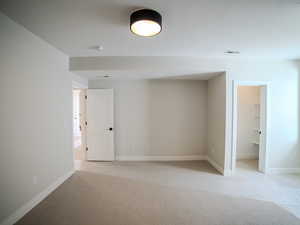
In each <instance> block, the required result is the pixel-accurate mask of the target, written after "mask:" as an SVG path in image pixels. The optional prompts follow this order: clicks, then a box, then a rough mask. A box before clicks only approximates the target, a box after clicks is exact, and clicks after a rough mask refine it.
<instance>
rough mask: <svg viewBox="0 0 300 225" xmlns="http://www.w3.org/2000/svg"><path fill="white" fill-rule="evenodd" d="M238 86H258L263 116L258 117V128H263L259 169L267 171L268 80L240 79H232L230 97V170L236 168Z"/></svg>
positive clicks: (263, 171)
mask: <svg viewBox="0 0 300 225" xmlns="http://www.w3.org/2000/svg"><path fill="white" fill-rule="evenodd" d="M239 86H260V87H261V89H260V90H261V94H260V103H261V107H260V108H261V110H263V111H264V112H265V113H264V115H265V116H262V117H260V129H261V130H263V131H264V132H262V134H261V136H260V143H259V144H260V146H259V171H260V172H262V173H267V170H268V155H269V154H268V153H269V145H268V140H269V135H270V134H269V130H270V122H269V121H270V83H269V82H268V81H241V80H233V99H232V143H231V146H232V147H231V172H232V173H234V172H235V169H236V147H237V124H238V121H237V118H238V110H237V108H238V107H237V106H238V87H239ZM261 114H262V113H261Z"/></svg>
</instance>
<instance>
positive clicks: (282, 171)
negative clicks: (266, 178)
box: [266, 168, 300, 174]
mask: <svg viewBox="0 0 300 225" xmlns="http://www.w3.org/2000/svg"><path fill="white" fill-rule="evenodd" d="M289 173H290V174H293V173H300V168H268V169H267V171H266V174H289Z"/></svg>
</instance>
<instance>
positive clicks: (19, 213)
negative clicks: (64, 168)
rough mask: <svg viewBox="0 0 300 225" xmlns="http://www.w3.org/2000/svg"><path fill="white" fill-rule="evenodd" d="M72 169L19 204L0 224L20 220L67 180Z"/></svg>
mask: <svg viewBox="0 0 300 225" xmlns="http://www.w3.org/2000/svg"><path fill="white" fill-rule="evenodd" d="M73 173H74V170H71V171H69V172H68V173H66V174H65V175H63V176H61V177H60V178H58V179H57V180H56V181H55V182H54V183H52V184H51V185H50V186H49V187H47V188H46V189H45V190H43V191H42V192H40V193H39V194H38V195H36V196H35V197H34V198H33V199H31V200H30V201H29V202H27V203H26V204H24V205H23V206H21V207H20V208H19V209H17V210H16V211H15V212H14V213H13V214H11V215H10V216H8V217H7V218H6V219H4V220H3V221H2V222H1V223H0V224H1V225H13V224H15V223H16V222H17V221H18V220H20V219H21V218H22V217H23V216H24V215H25V214H26V213H28V212H29V211H30V210H31V209H33V208H34V207H35V206H36V205H37V204H39V203H40V202H41V201H42V200H44V199H45V198H46V197H47V196H48V195H49V194H50V193H51V192H53V191H54V190H55V189H56V188H57V187H58V186H59V185H61V184H62V183H63V182H64V181H65V180H67V179H68V178H69V177H70V176H72V174H73Z"/></svg>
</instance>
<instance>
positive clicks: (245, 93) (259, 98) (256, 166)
mask: <svg viewBox="0 0 300 225" xmlns="http://www.w3.org/2000/svg"><path fill="white" fill-rule="evenodd" d="M233 97H234V101H233V144H232V146H233V147H232V171H235V169H236V168H239V169H241V170H247V171H259V172H262V173H265V172H266V169H267V131H268V129H267V124H268V123H267V111H268V110H267V109H268V106H267V105H268V104H267V103H268V84H267V83H264V82H241V81H236V82H234V96H233Z"/></svg>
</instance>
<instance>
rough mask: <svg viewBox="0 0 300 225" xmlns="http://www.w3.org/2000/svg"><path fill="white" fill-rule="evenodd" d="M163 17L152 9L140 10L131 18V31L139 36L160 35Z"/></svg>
mask: <svg viewBox="0 0 300 225" xmlns="http://www.w3.org/2000/svg"><path fill="white" fill-rule="evenodd" d="M161 23H162V18H161V15H160V14H159V13H158V12H156V11H154V10H152V9H140V10H137V11H135V12H133V13H132V14H131V16H130V30H131V31H132V32H133V33H134V34H136V35H139V36H143V37H152V36H155V35H157V34H159V33H160V31H161V29H162V26H161Z"/></svg>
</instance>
